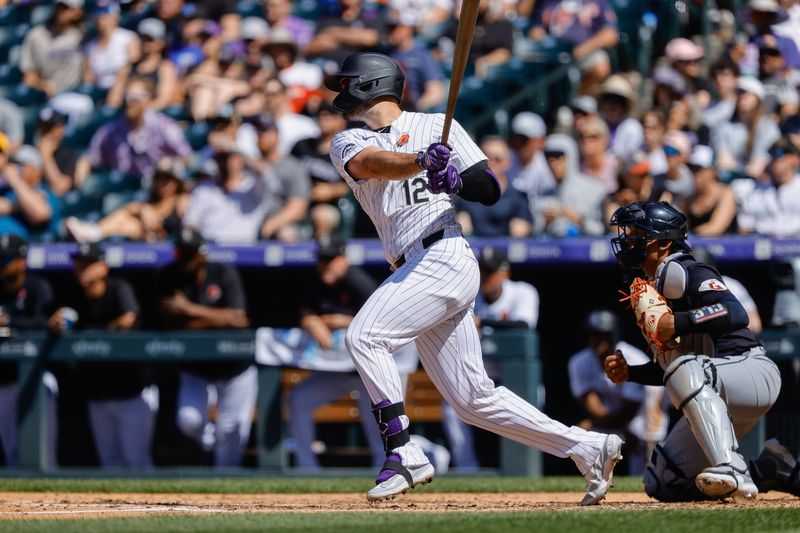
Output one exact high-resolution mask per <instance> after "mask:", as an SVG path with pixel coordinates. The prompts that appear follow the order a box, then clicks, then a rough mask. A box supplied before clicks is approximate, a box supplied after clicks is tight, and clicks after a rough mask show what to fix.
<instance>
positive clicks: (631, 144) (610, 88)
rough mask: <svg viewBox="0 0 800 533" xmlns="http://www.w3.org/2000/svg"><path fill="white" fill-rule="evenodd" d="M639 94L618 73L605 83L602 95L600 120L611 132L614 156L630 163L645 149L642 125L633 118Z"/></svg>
mask: <svg viewBox="0 0 800 533" xmlns="http://www.w3.org/2000/svg"><path fill="white" fill-rule="evenodd" d="M635 103H636V94H635V93H634V92H633V89H632V88H631V84H630V83H629V82H628V80H627V79H625V78H624V77H623V76H621V75H618V74H615V75H613V76H611V77H610V78H608V79H607V80H606V81H605V82H604V83H603V88H602V90H601V91H600V94H599V96H598V105H599V109H600V118H602V119H603V120H604V121H605V123H606V125H607V126H608V131H609V135H610V138H609V142H610V144H611V153H612V154H614V155H615V156H616V157H617V158H618V159H619V160H620V161H621V162H623V163H626V162H628V161H630V160H631V157H633V155H634V154H635V153H636V152H637V151H638V150H639V149H640V148H641V147H642V143H643V142H644V132H643V130H642V125H641V123H640V122H639V121H638V120H636V119H634V118H632V117H631V116H630V115H631V114H632V113H633V108H634V105H635Z"/></svg>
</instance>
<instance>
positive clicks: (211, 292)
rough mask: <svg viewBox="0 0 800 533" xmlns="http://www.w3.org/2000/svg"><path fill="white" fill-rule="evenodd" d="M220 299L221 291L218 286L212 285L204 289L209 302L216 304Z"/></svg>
mask: <svg viewBox="0 0 800 533" xmlns="http://www.w3.org/2000/svg"><path fill="white" fill-rule="evenodd" d="M221 297H222V289H220V288H219V285H217V284H214V285H209V286H208V287H206V298H208V301H209V302H211V303H212V304H213V303H216V302H217V300H219V299H220V298H221Z"/></svg>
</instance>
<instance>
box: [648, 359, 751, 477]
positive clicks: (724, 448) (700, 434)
mask: <svg viewBox="0 0 800 533" xmlns="http://www.w3.org/2000/svg"><path fill="white" fill-rule="evenodd" d="M664 387H666V389H667V394H669V399H670V400H671V401H672V404H673V405H674V406H675V408H676V409H678V410H679V411H681V412H683V416H685V417H686V420H687V421H688V422H689V427H690V428H691V430H692V434H693V435H694V438H695V439H697V442H698V443H700V447H701V448H702V449H703V453H704V454H705V456H706V458H707V459H708V461H709V462H710V463H711V466H718V465H723V464H730V465H732V466H734V467H736V468H737V469H741V470H745V471H746V470H747V465H746V464H745V462H744V459H742V456H741V455H739V453H738V452H737V449H738V443H737V442H736V435H735V434H734V432H733V424H731V420H730V417H729V416H728V406H727V405H725V401H724V400H723V399H722V398H720V396H719V394H717V392H716V391H715V390H714V389H713V388H712V387H711V385H710V382H709V380H708V379H707V378H706V374H705V371H704V369H703V365H702V364H701V363H700V361H699V360H698V358H697V356H694V355H684V356H681V357H679V358H677V359H675V360H674V361H673V362H672V364H670V365H669V367H667V369H666V371H665V372H664Z"/></svg>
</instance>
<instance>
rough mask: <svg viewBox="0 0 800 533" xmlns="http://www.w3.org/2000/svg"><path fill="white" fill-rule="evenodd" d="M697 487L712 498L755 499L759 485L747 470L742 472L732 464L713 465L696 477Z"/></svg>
mask: <svg viewBox="0 0 800 533" xmlns="http://www.w3.org/2000/svg"><path fill="white" fill-rule="evenodd" d="M694 484H695V485H697V488H698V489H699V490H700V492H702V493H703V494H705V495H706V496H708V497H710V498H733V499H734V500H755V499H756V498H757V497H758V487H756V484H755V483H753V480H752V478H750V475H749V474H748V473H747V471H746V470H745V471H744V472H740V471H739V470H737V469H735V468H733V467H732V466H731V465H720V466H711V467H708V468H706V469H704V470H703V471H702V472H700V473H699V474H698V475H697V477H696V478H694Z"/></svg>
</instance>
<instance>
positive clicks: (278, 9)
mask: <svg viewBox="0 0 800 533" xmlns="http://www.w3.org/2000/svg"><path fill="white" fill-rule="evenodd" d="M264 16H265V18H266V19H267V22H268V23H269V27H270V29H271V30H272V31H273V32H275V31H278V30H288V31H289V32H291V34H292V40H293V41H294V42H295V43H296V44H297V47H298V48H299V49H300V50H305V49H306V47H307V46H308V44H309V43H310V42H311V40H312V39H313V38H314V28H313V27H312V25H311V24H310V23H309V22H308V21H307V20H305V19H302V18H300V17H296V16H294V15H292V3H291V2H290V0H265V1H264Z"/></svg>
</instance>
